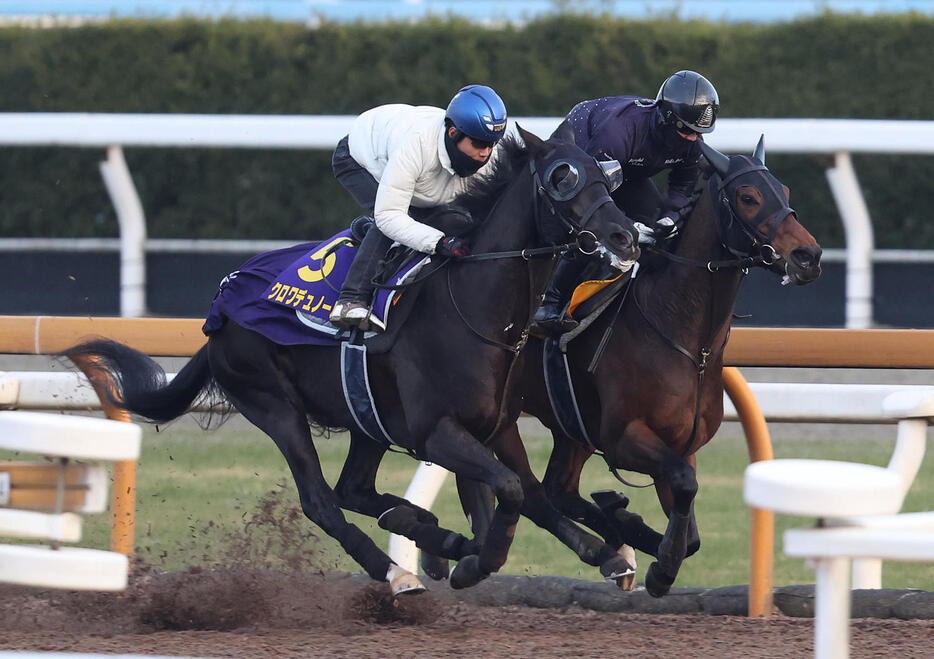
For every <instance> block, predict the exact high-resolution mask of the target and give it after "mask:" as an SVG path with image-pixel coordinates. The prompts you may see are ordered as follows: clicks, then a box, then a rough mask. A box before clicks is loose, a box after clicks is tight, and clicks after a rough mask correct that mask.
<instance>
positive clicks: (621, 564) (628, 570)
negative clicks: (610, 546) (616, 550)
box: [600, 554, 636, 590]
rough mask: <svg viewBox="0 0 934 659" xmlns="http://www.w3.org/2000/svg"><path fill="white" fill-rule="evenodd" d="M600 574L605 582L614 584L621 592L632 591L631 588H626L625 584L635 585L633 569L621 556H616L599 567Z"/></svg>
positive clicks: (634, 571)
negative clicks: (604, 578)
mask: <svg viewBox="0 0 934 659" xmlns="http://www.w3.org/2000/svg"><path fill="white" fill-rule="evenodd" d="M600 574H602V575H603V576H604V577H606V580H607V581H613V582H615V583H616V585H617V586H619V587H620V588H622V589H623V590H632V586H631V587H629V588H626V586H625V585H624V584H625V583H631V584H633V586H634V585H635V578H636V570H635V567H634V565H633V564H632V563H630V562H629V561H628V560H626V558H625V557H624V556H623V555H622V554H617V555H616V556H614V557H613V558H611V559H610V560H608V561H606V562H605V563H604V564H603V565H601V566H600Z"/></svg>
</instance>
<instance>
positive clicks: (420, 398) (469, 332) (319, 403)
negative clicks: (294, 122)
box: [64, 124, 639, 594]
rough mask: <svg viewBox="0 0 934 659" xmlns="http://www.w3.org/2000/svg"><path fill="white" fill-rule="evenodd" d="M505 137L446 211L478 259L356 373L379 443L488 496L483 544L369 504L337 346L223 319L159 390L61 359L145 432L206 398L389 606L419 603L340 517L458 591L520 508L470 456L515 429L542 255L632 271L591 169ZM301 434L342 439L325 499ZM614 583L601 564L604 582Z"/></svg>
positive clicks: (130, 370)
mask: <svg viewBox="0 0 934 659" xmlns="http://www.w3.org/2000/svg"><path fill="white" fill-rule="evenodd" d="M519 131H520V134H521V137H522V139H523V141H524V146H523V145H522V144H520V143H519V142H518V140H515V139H508V140H504V143H505V144H504V146H503V150H504V152H503V154H502V156H501V157H500V158H499V159H498V161H497V163H496V164H495V167H494V172H493V174H492V176H491V177H489V178H488V179H486V180H483V181H480V182H479V183H476V184H475V185H474V186H473V189H472V191H471V193H470V194H468V195H467V196H466V197H465V198H464V199H462V200H460V201H461V203H463V204H464V205H465V206H467V207H468V210H470V211H471V212H472V214H473V216H474V217H475V218H480V219H482V221H481V222H480V224H479V226H478V227H477V228H476V229H475V230H474V231H473V235H472V249H473V251H474V252H475V254H477V257H475V258H474V259H473V260H468V259H465V260H464V261H461V262H457V263H453V262H452V263H448V264H445V265H446V267H445V268H444V270H443V271H442V272H441V274H440V275H438V276H433V277H428V278H426V279H424V280H423V281H422V282H421V283H419V284H418V289H417V290H408V291H406V293H405V294H404V295H403V296H402V302H401V303H400V305H405V304H409V305H410V307H411V310H410V312H409V313H408V317H407V319H406V321H405V324H404V326H403V327H402V328H401V330H400V331H399V334H398V336H397V337H396V338H395V342H394V344H393V345H392V348H391V349H390V350H387V351H385V352H382V353H380V354H370V355H369V357H368V362H369V383H370V386H371V388H372V390H373V395H374V398H375V401H376V406H377V408H378V409H379V411H380V414H381V419H382V422H383V425H384V426H385V428H386V430H387V431H388V434H389V436H390V437H392V438H393V439H394V440H395V442H396V443H397V444H398V445H399V446H401V447H402V448H404V449H406V450H408V451H409V452H410V453H412V454H413V455H415V456H417V457H418V458H419V459H423V460H428V461H431V462H433V463H437V464H439V465H442V466H443V467H445V468H447V469H448V470H450V471H452V472H454V473H456V474H458V475H459V476H460V477H463V478H467V479H474V480H477V481H479V482H482V483H484V484H485V485H487V486H489V487H490V488H492V491H493V492H494V493H495V496H496V499H497V501H498V505H497V507H496V509H495V512H494V513H493V514H492V519H491V523H490V526H489V532H488V533H486V534H485V537H484V539H483V541H482V542H481V541H478V540H476V539H468V538H465V537H463V536H461V535H460V534H457V533H454V532H452V531H449V530H446V529H443V528H440V527H439V526H438V524H437V521H438V520H437V518H436V517H435V516H434V515H432V514H431V513H429V512H428V511H425V510H422V509H420V508H417V507H415V506H412V505H411V504H409V503H408V502H407V501H405V500H404V499H402V498H400V497H397V496H394V495H391V494H381V493H378V492H377V491H376V488H375V477H376V471H377V469H378V467H379V464H380V460H381V459H382V457H383V455H384V453H385V451H386V450H387V447H386V446H385V445H383V444H380V443H377V442H376V441H374V440H373V439H370V438H369V437H368V436H366V435H365V434H363V433H362V432H361V431H360V430H357V427H356V425H355V422H354V418H353V416H352V415H351V412H350V411H349V409H348V406H347V403H346V402H345V398H344V393H343V391H342V386H341V349H340V348H339V347H337V346H312V345H277V344H275V343H273V342H272V341H270V340H269V339H267V338H266V337H265V336H263V335H261V334H259V333H257V332H254V331H251V330H248V329H245V328H244V327H242V326H240V325H238V324H236V323H235V322H233V321H232V320H230V319H228V320H227V322H226V323H225V324H223V325H222V327H221V328H220V329H219V330H218V331H216V332H214V333H212V334H211V335H210V337H209V340H208V342H207V344H206V345H205V347H203V348H202V349H201V350H200V351H199V352H198V353H197V354H195V356H194V357H193V358H192V359H191V361H189V362H188V364H186V365H185V367H184V368H183V369H182V370H181V371H180V372H179V373H178V375H177V376H176V378H175V379H174V380H173V381H172V382H171V383H168V384H167V383H166V378H165V374H164V372H163V371H162V369H161V367H159V366H158V365H157V364H156V363H155V362H153V361H152V360H151V359H150V358H148V357H147V356H145V355H143V354H141V353H139V352H137V351H135V350H132V349H130V348H129V347H127V346H124V345H122V344H119V343H116V342H113V341H105V340H98V341H93V342H89V343H85V344H81V345H79V346H75V347H73V348H71V349H69V350H67V351H66V352H65V353H64V354H65V355H66V356H68V357H69V358H70V359H72V361H73V362H74V363H75V364H76V365H78V367H79V368H81V369H82V370H84V372H85V373H87V374H88V375H89V377H95V378H100V377H103V378H110V380H111V382H112V383H113V384H114V390H115V392H114V395H113V398H114V400H113V402H114V403H115V404H116V405H118V406H120V407H122V408H124V409H126V410H129V411H130V412H132V413H135V414H137V415H139V416H142V417H144V418H146V419H148V420H151V421H156V422H165V421H167V420H170V419H173V418H176V417H178V416H180V415H181V414H183V413H185V412H186V411H187V410H188V409H189V407H190V406H191V403H192V401H193V400H195V398H196V397H197V396H199V395H200V394H202V392H204V391H205V390H206V389H208V388H210V387H212V386H215V385H216V386H217V387H218V388H219V390H220V392H221V393H222V394H223V396H224V397H226V399H227V400H229V401H230V402H231V403H232V404H233V405H234V407H236V409H237V410H239V411H240V412H241V413H242V414H243V416H245V417H246V418H247V419H248V420H250V421H251V422H252V423H253V424H254V425H256V426H257V427H259V428H260V429H261V430H263V431H264V432H265V433H266V434H267V435H269V436H270V437H271V438H272V440H273V441H274V442H275V443H276V445H277V446H278V448H279V450H280V451H281V452H282V454H283V455H284V456H285V459H286V461H287V462H288V465H289V468H290V469H291V472H292V475H293V477H294V479H295V483H296V485H297V487H298V492H299V497H300V500H301V505H302V510H303V511H304V513H305V514H306V515H307V517H308V518H309V519H311V520H312V521H313V522H314V523H316V524H317V525H318V526H319V527H321V528H322V529H323V530H324V531H325V532H326V533H327V534H328V535H330V536H332V537H334V538H335V539H336V540H337V541H338V542H340V544H341V546H342V548H343V549H344V551H346V552H347V553H348V554H349V555H350V556H351V557H353V559H354V560H356V561H357V563H359V564H360V565H361V566H362V567H363V569H364V570H366V572H367V574H369V575H370V577H371V578H373V579H375V580H379V581H383V580H385V581H388V582H389V583H390V584H391V587H392V591H393V593H394V594H396V593H400V592H406V591H418V590H422V589H424V587H423V586H422V584H421V583H420V582H419V581H418V579H417V578H416V577H415V576H414V575H412V574H410V573H408V572H406V571H405V570H403V569H402V568H400V567H399V566H397V565H395V564H394V563H393V562H392V560H391V559H390V557H389V556H387V555H386V554H385V553H384V552H383V551H382V550H381V549H380V548H378V547H377V546H376V544H375V543H374V542H373V541H372V540H371V539H370V538H369V537H367V536H366V535H365V534H364V533H363V532H362V531H361V530H360V529H359V528H357V527H356V526H354V525H353V524H351V523H349V522H348V521H347V520H346V519H345V517H344V514H343V512H342V510H341V509H345V510H351V511H355V512H358V513H361V514H364V515H368V516H372V517H377V518H379V520H380V525H381V526H382V527H383V528H386V529H388V530H390V531H392V532H394V533H399V534H401V535H405V536H406V537H409V538H411V539H412V540H414V541H415V542H416V545H417V546H419V547H420V548H422V549H423V550H425V551H426V552H428V553H430V554H434V555H436V556H440V557H443V558H446V559H453V560H458V561H459V563H458V565H457V567H456V568H455V571H454V572H452V574H451V583H452V585H454V586H455V587H464V586H470V585H473V584H475V583H477V582H478V581H479V580H481V579H483V578H485V577H486V576H487V575H489V574H490V573H491V572H494V571H496V570H498V569H499V568H500V567H501V566H502V565H503V563H504V562H505V560H506V555H507V552H508V549H509V546H510V543H511V541H512V537H513V532H514V528H515V525H516V522H517V520H518V516H519V511H520V508H521V506H522V499H523V492H522V488H521V486H520V482H519V479H518V477H517V476H516V474H515V473H513V472H512V471H511V470H509V469H508V468H507V467H505V466H504V465H503V464H502V463H501V462H499V461H498V460H496V459H495V458H494V456H493V454H492V451H491V450H490V449H489V448H488V446H485V445H484V442H485V441H488V439H489V438H490V437H492V436H493V435H495V434H496V433H497V430H496V429H497V428H502V427H507V426H509V425H511V424H512V423H514V421H515V419H516V418H517V417H518V415H519V413H520V407H521V401H520V400H519V398H518V397H517V396H515V395H514V389H515V387H514V386H513V383H514V380H515V376H516V375H517V374H518V369H519V364H520V361H519V355H520V354H521V353H522V351H521V347H522V346H523V345H524V344H525V342H526V338H527V336H528V327H529V325H530V322H531V318H532V314H533V313H534V311H535V309H536V307H537V305H538V302H539V300H540V299H541V295H542V293H543V291H544V289H545V287H546V285H547V284H548V280H549V277H550V275H551V272H552V269H553V264H554V255H555V253H556V252H557V251H558V250H559V247H556V246H561V245H562V244H564V245H565V246H567V245H566V244H568V243H575V244H581V245H583V243H587V245H586V249H588V251H589V250H591V249H600V248H603V249H606V250H608V251H609V252H610V253H611V254H613V255H615V256H616V257H618V258H619V259H621V260H622V261H633V260H635V259H636V258H637V257H638V255H639V248H638V245H637V244H636V243H635V241H634V236H635V235H636V233H635V229H634V227H633V226H632V223H631V222H630V221H629V219H628V218H627V217H626V216H625V215H624V214H623V213H622V212H621V211H619V210H618V209H617V208H616V206H615V204H613V202H612V200H611V199H610V197H609V191H610V190H609V185H610V184H609V181H608V179H607V177H606V174H605V172H604V169H603V168H602V167H601V166H600V164H599V163H598V162H597V161H596V160H595V159H594V158H592V157H591V156H589V155H587V154H586V153H585V152H584V151H582V150H581V149H579V148H577V147H576V146H575V145H574V141H573V132H572V131H571V130H570V128H569V126H568V125H567V124H562V125H561V126H560V127H559V128H558V130H556V131H555V134H554V135H552V137H551V138H550V139H549V140H547V141H543V140H541V139H539V138H538V137H536V136H535V135H532V134H531V133H528V132H526V131H524V130H522V129H521V128H520V129H519ZM581 248H582V249H584V247H583V246H582V247H581ZM481 254H482V255H485V256H487V257H490V256H493V258H488V259H484V258H480V255H481ZM535 256H548V257H550V258H535ZM310 424H311V426H312V427H316V428H328V429H330V428H348V429H350V447H349V452H348V456H347V459H346V462H345V464H344V467H343V470H342V472H341V476H340V478H339V481H338V483H337V484H336V486H335V487H334V488H333V489H332V488H331V487H330V486H329V485H328V483H327V482H326V480H325V479H324V477H323V475H322V472H321V465H320V463H319V460H318V456H317V453H316V451H315V447H314V443H313V441H312V439H313V437H312V433H311V430H310V427H309V425H310ZM605 553H606V554H607V555H610V554H612V553H615V549H614V548H610V549H609V551H608V552H605ZM622 567H625V566H620V565H619V561H618V560H616V559H612V560H610V562H609V565H608V567H607V568H606V569H607V570H608V571H611V572H612V571H618V570H619V569H621V568H622Z"/></svg>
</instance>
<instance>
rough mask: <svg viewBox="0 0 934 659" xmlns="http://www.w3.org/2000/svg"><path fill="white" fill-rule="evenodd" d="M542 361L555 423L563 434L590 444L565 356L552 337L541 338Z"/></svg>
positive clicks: (591, 445)
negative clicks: (542, 344) (555, 419)
mask: <svg viewBox="0 0 934 659" xmlns="http://www.w3.org/2000/svg"><path fill="white" fill-rule="evenodd" d="M542 353H543V354H542V365H543V367H544V369H543V370H544V371H545V373H544V375H545V387H546V389H547V390H548V400H549V401H550V402H551V409H552V411H554V413H555V417H556V418H557V419H558V425H560V426H561V430H562V431H563V432H564V434H565V435H567V436H568V437H570V438H571V439H573V440H574V441H576V442H579V443H580V444H583V445H584V446H588V447H591V448H592V447H593V444H592V443H591V442H590V436H589V435H588V434H587V428H586V427H585V426H584V420H583V419H582V418H581V413H580V409H579V408H578V407H577V397H576V396H575V395H574V385H573V383H572V382H571V372H570V370H569V368H568V358H567V355H566V354H565V353H563V352H562V351H561V349H560V347H559V341H558V339H557V338H555V337H548V338H547V339H545V343H544V347H543V351H542Z"/></svg>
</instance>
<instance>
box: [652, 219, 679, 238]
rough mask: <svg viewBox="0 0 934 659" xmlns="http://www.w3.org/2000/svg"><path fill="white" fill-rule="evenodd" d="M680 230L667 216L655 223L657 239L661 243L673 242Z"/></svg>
mask: <svg viewBox="0 0 934 659" xmlns="http://www.w3.org/2000/svg"><path fill="white" fill-rule="evenodd" d="M679 230H680V227H679V226H678V223H677V222H675V221H674V220H673V219H671V218H670V217H668V216H667V215H666V216H665V217H662V218H659V220H658V221H657V222H656V223H655V238H656V240H661V241H666V240H671V239H672V238H674V237H675V236H677V235H678V231H679Z"/></svg>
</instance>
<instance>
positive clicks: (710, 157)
mask: <svg viewBox="0 0 934 659" xmlns="http://www.w3.org/2000/svg"><path fill="white" fill-rule="evenodd" d="M698 143H699V144H700V150H701V153H703V154H704V157H705V158H706V159H707V162H709V163H710V166H711V167H713V168H714V169H715V170H716V172H717V173H718V174H719V175H720V176H726V175H727V172H729V171H730V157H729V156H726V155H724V154H722V153H720V152H719V151H717V150H716V149H715V148H713V147H712V146H708V145H707V144H706V143H705V142H701V141H700V140H698Z"/></svg>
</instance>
